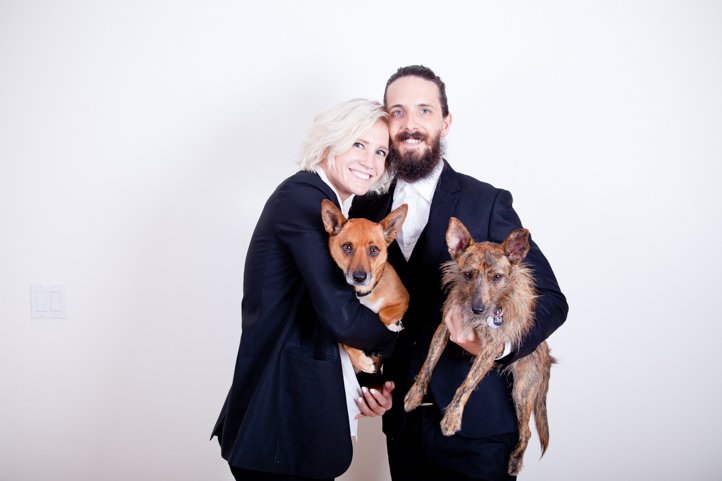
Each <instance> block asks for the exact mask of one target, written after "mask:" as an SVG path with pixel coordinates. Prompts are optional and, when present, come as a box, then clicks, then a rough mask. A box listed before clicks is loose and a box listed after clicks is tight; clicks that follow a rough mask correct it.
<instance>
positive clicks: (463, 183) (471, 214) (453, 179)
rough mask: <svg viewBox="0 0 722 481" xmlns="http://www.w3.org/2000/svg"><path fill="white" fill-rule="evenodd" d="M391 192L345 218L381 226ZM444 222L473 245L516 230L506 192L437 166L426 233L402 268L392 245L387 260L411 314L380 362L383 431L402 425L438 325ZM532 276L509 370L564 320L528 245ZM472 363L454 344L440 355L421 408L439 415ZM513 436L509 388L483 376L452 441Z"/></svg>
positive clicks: (553, 284)
mask: <svg viewBox="0 0 722 481" xmlns="http://www.w3.org/2000/svg"><path fill="white" fill-rule="evenodd" d="M392 202H393V187H392V189H391V191H390V192H389V193H387V194H385V195H382V196H366V197H362V198H359V197H357V198H356V199H355V200H354V204H353V208H352V209H351V216H352V217H367V218H370V219H373V220H376V221H378V220H380V219H382V218H383V217H384V216H385V215H386V214H387V213H388V212H389V211H390V209H391V204H392ZM451 216H454V217H457V218H458V219H460V220H461V221H462V222H463V223H464V225H466V227H467V228H468V229H469V232H470V233H471V235H472V236H473V238H474V239H475V240H477V241H486V240H488V241H493V242H501V241H503V240H504V239H505V238H506V236H507V235H508V234H509V233H510V232H511V231H512V230H514V229H516V228H518V227H521V226H522V225H521V222H520V220H519V217H518V216H517V214H516V212H514V209H513V208H512V197H511V194H510V193H509V192H508V191H505V190H501V189H497V188H494V187H493V186H491V185H489V184H486V183H483V182H479V181H478V180H475V179H473V178H472V177H469V176H466V175H463V174H459V173H457V172H455V171H454V170H453V169H452V168H451V167H450V166H449V164H448V163H446V162H444V170H443V171H442V174H441V177H440V178H439V182H438V184H437V187H436V191H435V193H434V197H433V200H432V202H431V212H430V214H429V221H428V224H427V225H426V228H425V229H424V231H423V232H422V234H421V237H420V238H419V241H418V242H417V244H416V246H415V248H414V250H413V252H412V254H411V257H410V258H409V261H408V262H407V261H406V259H405V258H404V256H403V254H402V253H401V250H400V249H399V247H398V244H396V242H394V243H393V244H392V246H391V249H390V252H389V260H390V261H391V263H392V264H393V265H394V267H395V268H396V270H397V272H398V273H399V275H400V276H401V279H402V281H403V283H404V285H405V286H406V288H407V289H408V291H409V294H410V296H411V306H410V308H409V310H408V312H407V313H406V315H405V316H404V326H405V327H406V329H405V330H403V331H401V334H400V335H399V340H398V343H397V345H396V350H395V352H394V354H393V356H392V357H391V358H388V359H385V361H384V373H385V374H386V375H387V376H389V377H390V378H391V379H393V380H394V381H395V382H396V389H395V391H394V405H393V407H392V409H391V410H390V411H388V412H387V413H386V414H385V415H384V431H385V432H386V434H388V435H393V434H396V433H398V432H399V431H400V430H401V429H402V427H403V423H404V420H405V417H406V414H405V413H404V410H403V398H404V396H405V395H406V393H407V392H408V389H409V388H410V387H411V385H412V384H413V381H414V376H416V375H417V374H418V372H419V370H420V368H421V365H422V364H423V362H424V359H425V358H426V354H427V352H428V348H429V344H430V342H431V338H432V336H433V334H434V331H435V330H436V328H437V327H438V325H439V323H440V322H441V309H442V305H443V302H444V295H443V292H442V288H441V273H440V270H439V266H440V265H441V264H442V263H443V262H446V261H448V260H450V256H449V253H448V248H447V245H446V228H447V226H448V224H449V218H450V217H451ZM526 263H528V264H529V265H530V266H531V267H532V269H533V271H534V278H535V280H536V287H537V291H538V294H539V299H538V301H537V309H536V322H535V325H534V328H533V329H532V331H531V332H530V333H529V334H528V335H527V336H526V337H525V339H524V340H523V343H522V345H521V346H520V347H519V348H518V349H517V350H516V351H514V352H513V353H512V354H511V355H510V356H508V358H505V359H504V362H506V363H510V362H513V361H514V360H516V359H519V358H520V357H523V356H526V355H528V354H529V353H531V352H532V351H533V350H534V349H535V348H536V347H537V346H538V345H539V343H541V342H542V341H543V340H544V339H546V338H547V337H548V336H549V335H550V334H551V333H552V332H554V330H555V329H557V328H558V327H559V326H560V325H561V324H562V323H563V322H564V320H565V319H566V315H567V309H568V308H567V303H566V299H565V298H564V295H563V294H562V292H561V291H560V289H559V285H558V284H557V281H556V278H555V277H554V273H553V272H552V269H551V267H550V266H549V263H548V262H547V260H546V258H545V257H544V255H543V254H542V253H541V251H540V250H539V247H538V246H537V245H536V244H535V243H534V242H532V245H531V251H530V253H529V254H528V256H527V258H526ZM472 361H473V358H472V357H471V356H470V355H468V354H467V353H465V352H464V351H463V350H462V349H461V348H459V347H458V346H457V345H455V344H453V343H449V344H448V346H447V347H446V349H445V351H444V353H443V355H442V356H441V359H440V360H439V363H438V365H437V366H436V368H435V370H434V373H433V376H432V378H431V383H430V387H429V393H428V394H427V397H428V400H430V401H432V402H433V403H434V408H422V409H440V410H443V409H444V408H446V406H447V405H448V404H449V403H450V402H451V399H452V398H453V396H454V393H455V391H456V389H457V388H458V387H459V385H461V383H462V382H463V380H464V378H465V377H466V375H467V373H468V372H469V367H470V366H471V362H472ZM516 430H517V423H516V414H515V412H514V405H513V402H512V399H511V391H510V380H509V379H507V377H506V376H505V375H503V374H501V373H500V372H498V371H496V370H494V371H492V372H490V373H489V374H488V375H487V376H486V377H485V378H484V379H483V380H482V381H481V383H480V384H479V386H478V388H477V389H476V390H475V391H474V392H473V393H472V395H471V396H470V398H469V401H468V403H467V405H466V408H465V410H464V417H463V420H462V428H461V431H460V432H459V435H461V436H466V437H473V438H479V437H487V436H492V435H495V434H501V433H508V432H514V431H516Z"/></svg>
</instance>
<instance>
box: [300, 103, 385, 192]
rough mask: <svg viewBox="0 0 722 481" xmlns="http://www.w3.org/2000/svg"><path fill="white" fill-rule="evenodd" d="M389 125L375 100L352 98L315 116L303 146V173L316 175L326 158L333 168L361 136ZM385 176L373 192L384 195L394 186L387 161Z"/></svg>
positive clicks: (301, 161)
mask: <svg viewBox="0 0 722 481" xmlns="http://www.w3.org/2000/svg"><path fill="white" fill-rule="evenodd" d="M379 120H383V121H384V122H387V123H388V114H387V113H386V111H385V110H384V108H383V105H381V104H380V103H378V102H377V101H375V100H367V99H359V98H357V99H351V100H347V101H346V102H342V103H340V104H338V105H334V106H333V107H331V108H329V109H327V110H324V111H323V112H321V113H319V114H318V115H316V117H315V118H314V119H313V122H312V123H311V127H309V129H308V136H307V137H306V140H305V141H304V142H303V144H302V145H301V157H300V159H299V161H298V164H299V166H300V168H301V170H306V171H311V172H316V171H318V170H319V169H320V167H319V164H320V163H321V162H322V161H323V160H324V159H326V160H327V161H328V165H329V166H332V165H333V162H334V158H335V156H336V155H339V154H343V153H344V152H346V151H347V150H348V149H350V148H351V146H353V143H354V142H356V141H357V140H358V139H359V137H361V136H362V135H363V134H364V133H365V132H366V131H367V130H369V129H370V128H371V127H373V125H374V124H375V123H376V122H377V121H379ZM385 167H386V168H385V169H384V173H383V174H382V175H381V176H380V177H379V180H378V181H377V182H376V183H375V184H374V185H373V186H372V187H371V189H370V190H372V191H374V192H385V191H386V190H387V189H388V187H389V185H390V184H391V175H390V173H389V171H388V170H389V169H388V167H389V165H388V160H387V162H386V165H385Z"/></svg>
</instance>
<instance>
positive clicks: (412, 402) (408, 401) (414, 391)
mask: <svg viewBox="0 0 722 481" xmlns="http://www.w3.org/2000/svg"><path fill="white" fill-rule="evenodd" d="M423 399H424V392H423V391H422V390H421V389H420V388H419V387H418V385H416V384H414V385H413V386H411V389H409V392H407V393H406V397H405V398H404V411H406V412H407V413H408V412H411V411H413V410H414V409H416V408H417V407H419V406H420V405H421V401H422V400H423Z"/></svg>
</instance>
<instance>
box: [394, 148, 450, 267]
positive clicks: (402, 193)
mask: <svg viewBox="0 0 722 481" xmlns="http://www.w3.org/2000/svg"><path fill="white" fill-rule="evenodd" d="M442 170H444V163H443V162H439V163H438V164H437V165H436V167H435V168H434V170H433V171H432V172H431V174H430V175H429V176H428V177H427V178H425V179H421V180H418V181H416V182H414V183H413V184H410V183H408V182H406V181H403V180H400V179H399V180H397V181H396V189H395V190H394V201H393V203H392V204H391V210H394V209H396V208H397V207H399V206H400V205H402V204H407V205H408V206H409V210H408V212H407V213H406V220H405V221H404V224H403V225H402V226H401V231H400V232H399V233H398V235H397V236H396V242H397V243H398V244H399V247H400V248H401V252H402V253H403V254H404V257H405V258H406V260H407V261H408V260H409V258H410V257H411V253H412V252H413V250H414V247H415V246H416V242H418V240H419V237H420V236H421V233H422V232H423V231H424V228H425V227H426V224H427V223H428V222H429V213H430V212H431V201H432V199H433V198H434V191H436V184H438V183H439V177H441V171H442Z"/></svg>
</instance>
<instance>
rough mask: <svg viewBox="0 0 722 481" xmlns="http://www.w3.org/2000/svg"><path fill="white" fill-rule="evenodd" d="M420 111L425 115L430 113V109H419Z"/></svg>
mask: <svg viewBox="0 0 722 481" xmlns="http://www.w3.org/2000/svg"><path fill="white" fill-rule="evenodd" d="M421 113H422V114H424V115H426V114H430V113H431V109H421Z"/></svg>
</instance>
